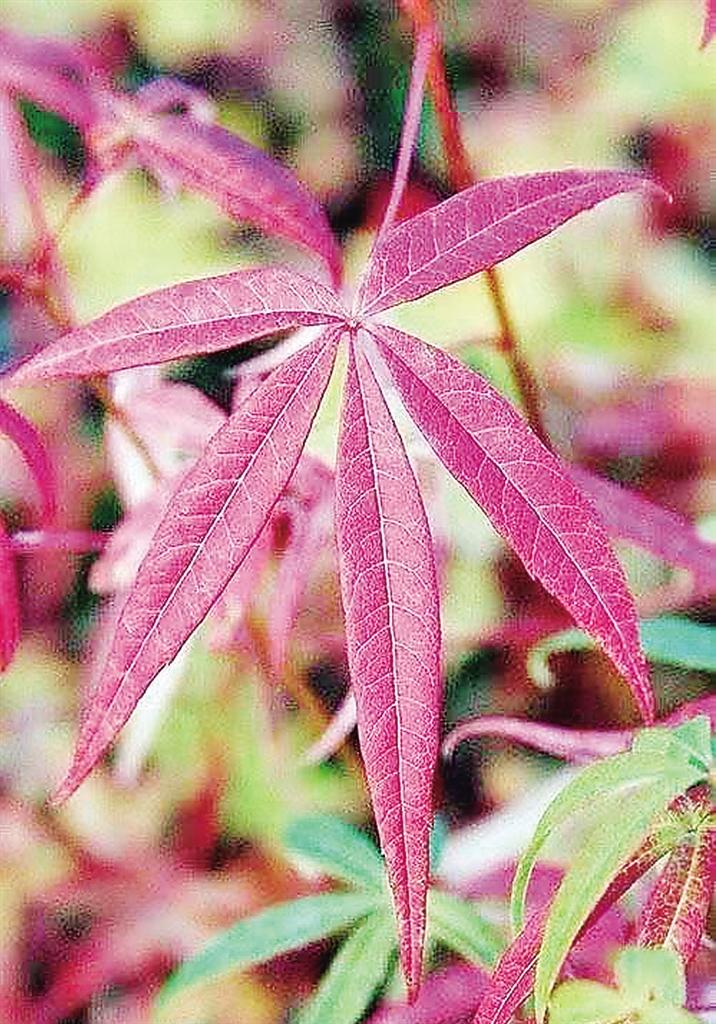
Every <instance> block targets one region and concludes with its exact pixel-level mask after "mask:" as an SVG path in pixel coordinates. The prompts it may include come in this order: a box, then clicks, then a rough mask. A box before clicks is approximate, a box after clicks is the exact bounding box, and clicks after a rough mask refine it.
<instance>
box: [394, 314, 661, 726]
mask: <svg viewBox="0 0 716 1024" xmlns="http://www.w3.org/2000/svg"><path fill="white" fill-rule="evenodd" d="M374 332H375V336H376V339H377V340H378V343H379V346H380V350H381V354H382V355H383V358H384V359H385V361H386V363H387V364H388V368H389V370H390V372H391V374H392V376H393V379H394V380H395V383H396V384H397V386H398V389H399V391H400V393H401V396H402V399H403V402H404V404H405V406H406V408H407V410H408V412H409V413H410V415H411V417H412V418H413V420H414V421H415V423H416V424H417V426H418V427H419V428H420V430H421V431H422V432H423V434H424V435H425V437H426V438H427V440H428V441H429V443H430V444H431V446H432V447H433V449H434V451H435V452H436V454H437V455H438V457H439V458H440V459H441V460H442V461H443V463H444V464H445V466H446V467H447V468H448V469H449V470H450V472H451V473H452V474H453V476H454V477H455V478H456V479H457V480H458V481H459V482H460V483H461V484H462V485H463V487H464V488H465V489H466V490H467V491H468V493H469V494H470V495H471V496H472V497H473V498H474V500H475V501H476V502H477V503H478V504H479V505H480V506H481V507H482V508H483V509H484V510H485V512H487V514H488V515H489V517H490V519H491V520H492V523H493V525H494V526H495V527H496V529H497V530H498V531H499V532H500V533H501V534H502V535H503V536H504V537H505V538H506V539H507V541H508V542H509V543H510V545H511V546H512V547H513V548H514V550H515V551H516V552H517V554H518V555H519V557H520V558H521V559H522V561H523V563H524V565H525V567H526V569H527V571H528V572H529V573H530V575H531V576H534V577H537V578H538V579H539V580H540V582H541V583H542V585H543V586H544V587H545V589H546V590H548V591H549V592H550V593H551V594H553V595H554V596H555V597H556V598H557V599H558V600H559V601H561V602H562V604H563V605H564V607H565V608H566V609H567V610H568V611H569V612H570V614H571V615H572V616H573V618H574V620H575V621H576V622H577V624H578V625H580V626H582V627H583V628H584V629H585V630H587V632H589V633H591V634H592V635H593V636H594V637H596V639H597V640H598V641H599V642H600V644H601V645H602V647H603V648H604V650H605V651H606V652H607V654H609V656H610V657H611V658H612V660H613V661H614V663H615V665H616V666H617V667H618V668H619V670H620V671H621V672H622V673H623V675H624V676H625V678H626V680H627V682H628V683H629V686H630V687H631V690H632V693H633V694H634V698H635V700H636V702H637V704H638V706H639V709H640V711H641V714H642V716H643V717H644V719H645V720H646V721H647V722H650V721H653V717H654V695H653V692H652V689H651V684H650V682H649V676H648V671H647V667H646V662H645V660H644V656H643V653H642V651H641V648H640V645H639V633H638V622H637V617H636V610H635V607H634V601H633V599H632V596H631V594H630V593H629V590H628V589H627V585H626V581H625V578H624V573H623V572H622V569H621V566H620V565H619V562H618V561H617V559H616V557H615V555H614V553H613V551H612V549H611V548H610V546H609V541H608V539H607V536H606V534H605V532H604V529H603V528H602V526H601V524H600V522H599V519H598V518H597V515H596V513H595V512H594V510H593V509H592V507H591V506H590V505H589V504H588V502H587V501H586V500H585V499H584V498H583V496H582V495H581V494H580V492H579V491H578V490H577V488H576V487H575V486H574V485H573V484H572V483H571V481H570V480H569V479H568V477H567V476H566V474H565V472H564V471H563V470H562V466H561V463H560V462H559V461H558V459H557V458H556V457H555V456H554V455H553V454H552V453H551V452H549V451H548V450H547V448H545V447H544V445H543V444H542V443H541V442H540V441H539V439H538V438H537V437H536V436H535V435H534V434H533V433H532V431H531V430H530V429H529V427H528V425H527V424H526V423H525V421H524V420H523V419H522V417H521V416H520V415H519V414H518V413H517V412H516V410H515V409H514V408H513V407H512V406H511V405H510V404H509V402H507V401H506V400H505V399H504V398H503V397H502V395H500V394H499V392H497V391H496V390H495V389H494V388H493V387H491V386H490V385H489V384H488V383H487V381H485V380H484V379H483V378H481V377H479V376H478V375H477V374H476V373H473V371H471V370H468V369H467V368H466V367H465V366H463V365H462V364H461V363H459V362H458V361H457V360H456V359H454V358H453V357H452V356H449V355H448V354H447V353H446V352H442V351H440V350H439V349H435V348H433V347H432V346H429V345H427V344H425V343H424V342H419V341H418V340H417V339H415V338H412V337H410V336H409V335H407V334H404V333H403V332H402V331H398V330H396V329H394V328H389V327H385V326H382V327H377V326H376V327H375V328H374Z"/></svg>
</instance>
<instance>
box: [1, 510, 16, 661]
mask: <svg viewBox="0 0 716 1024" xmlns="http://www.w3.org/2000/svg"><path fill="white" fill-rule="evenodd" d="M19 640H20V600H19V596H18V592H17V575H16V572H15V553H14V551H13V548H12V544H11V542H10V538H9V537H8V535H7V533H6V532H5V526H4V524H3V522H2V519H0V672H4V671H5V669H6V668H7V667H8V665H9V664H10V662H11V661H12V656H13V654H14V653H15V648H16V647H17V645H18V642H19Z"/></svg>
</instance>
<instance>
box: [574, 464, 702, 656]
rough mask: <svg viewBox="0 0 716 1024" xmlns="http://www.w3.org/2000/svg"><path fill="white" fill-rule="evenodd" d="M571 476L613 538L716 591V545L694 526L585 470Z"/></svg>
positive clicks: (626, 489)
mask: <svg viewBox="0 0 716 1024" xmlns="http://www.w3.org/2000/svg"><path fill="white" fill-rule="evenodd" d="M569 473H570V476H571V477H572V479H573V480H574V482H575V483H576V484H577V486H578V487H580V488H581V489H582V490H583V491H584V493H585V494H588V495H589V497H590V498H591V499H592V501H593V502H594V504H595V505H596V506H597V511H598V512H599V515H600V517H601V519H602V522H603V523H604V525H605V526H606V528H607V531H608V532H609V533H610V534H611V535H612V536H614V537H621V538H623V539H624V540H628V541H630V542H631V543H632V544H636V545H637V546H638V547H640V548H643V549H644V550H645V551H648V552H649V553H650V554H652V555H655V556H656V557H657V558H660V559H662V560H663V561H664V562H667V563H668V564H669V565H677V566H680V567H682V568H684V569H688V570H689V571H690V572H691V573H693V577H694V581H695V583H696V586H697V588H698V589H699V590H700V591H705V592H707V593H708V592H710V591H714V590H716V545H714V544H709V543H708V542H707V541H705V540H703V539H702V538H701V537H699V535H698V533H697V532H696V530H695V529H694V527H693V525H692V524H691V523H689V522H687V521H686V520H685V519H682V518H681V516H678V515H676V513H675V512H671V511H670V510H669V509H665V508H661V507H660V506H659V505H655V504H654V503H653V502H652V501H649V500H648V499H647V498H644V497H642V495H640V494H635V493H634V491H631V490H629V489H628V488H626V487H621V486H620V485H619V484H615V483H613V482H612V481H611V480H607V479H605V478H604V477H600V476H595V474H594V473H590V472H589V471H588V470H586V469H582V468H581V466H570V467H569ZM642 643H645V639H644V636H643V634H642Z"/></svg>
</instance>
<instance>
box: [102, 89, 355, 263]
mask: <svg viewBox="0 0 716 1024" xmlns="http://www.w3.org/2000/svg"><path fill="white" fill-rule="evenodd" d="M152 85H153V88H152V89H151V90H150V91H149V92H148V93H147V94H146V103H143V102H142V94H141V93H139V94H138V96H137V98H136V100H135V101H134V102H132V101H131V100H128V99H127V98H125V97H121V98H118V97H110V96H107V97H106V101H105V106H106V109H107V111H108V116H107V119H106V123H100V125H99V126H98V128H97V131H96V133H95V149H96V152H97V156H98V159H99V162H100V170H102V169H104V170H105V171H106V170H109V171H111V170H114V169H115V167H116V166H118V164H121V163H122V162H123V154H124V151H125V149H126V148H127V146H129V152H130V153H131V154H132V156H133V157H134V159H136V160H137V161H138V162H139V163H140V164H141V165H142V166H144V167H145V168H147V170H150V171H152V172H153V173H154V174H156V175H157V176H158V177H159V178H160V180H166V181H169V182H171V183H173V184H178V185H181V186H183V187H184V188H189V189H192V190H193V191H195V192H200V193H201V194H202V195H205V196H207V197H208V198H209V199H211V200H212V201H213V202H215V203H216V204H217V206H219V207H220V208H221V209H222V210H224V211H225V212H226V213H227V214H228V215H229V216H230V217H232V218H234V219H236V220H247V221H250V222H251V223H252V224H255V225H256V226H257V227H260V228H261V229H262V230H264V231H266V232H268V233H269V234H271V235H278V236H279V237H281V238H287V239H288V240H289V241H291V242H294V243H297V244H299V245H302V246H305V247H306V248H307V249H309V250H310V251H311V252H313V253H315V254H317V255H318V256H319V257H320V258H321V259H322V260H323V261H324V263H325V264H326V266H327V267H328V269H329V271H330V275H331V279H332V280H333V282H334V283H337V282H338V281H339V280H340V276H341V258H340V251H339V249H338V244H337V242H336V239H335V236H334V235H333V232H332V231H331V228H330V225H329V223H328V220H327V218H326V215H325V213H324V212H323V209H322V207H321V205H320V204H319V203H318V201H317V200H316V199H315V197H314V196H313V195H312V194H311V192H310V191H309V190H308V188H306V186H305V185H303V184H302V183H301V182H300V181H299V180H298V179H297V178H296V176H295V175H294V174H293V173H292V171H290V170H289V169H288V168H287V167H283V166H282V165H281V164H280V163H278V162H277V161H276V160H274V159H273V158H272V157H270V156H268V154H267V153H264V152H263V151H262V150H260V149H257V148H256V147H255V146H252V145H251V144H250V143H248V142H246V141H245V140H244V139H241V138H239V137H238V136H237V135H234V134H233V133H232V132H230V131H227V129H225V128H222V127H220V126H219V125H214V124H206V123H204V121H199V120H196V119H195V118H193V117H191V116H190V115H188V114H162V115H158V114H157V113H156V112H155V111H156V100H157V92H158V91H159V87H158V86H157V85H154V84H153V83H152ZM194 106H195V104H194ZM118 136H119V137H120V138H123V139H124V141H123V143H122V145H121V146H120V151H119V154H117V153H115V152H114V151H113V149H112V146H113V145H115V141H114V140H116V138H117V137H118ZM108 139H109V140H111V141H110V148H109V150H107V148H106V147H107V142H106V140H108ZM118 157H119V159H118Z"/></svg>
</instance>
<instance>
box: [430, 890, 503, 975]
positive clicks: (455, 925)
mask: <svg viewBox="0 0 716 1024" xmlns="http://www.w3.org/2000/svg"><path fill="white" fill-rule="evenodd" d="M428 933H429V934H431V935H432V937H433V938H434V939H436V940H437V941H438V942H440V943H442V944H443V945H444V946H447V947H448V949H451V950H452V951H453V952H454V953H458V954H459V955H460V956H461V957H464V959H465V960H467V961H469V962H470V963H476V964H480V965H481V966H483V967H491V966H492V965H493V964H494V963H495V962H496V960H497V958H498V956H499V955H500V953H501V951H502V949H503V947H504V942H503V940H502V937H501V936H500V933H499V932H498V931H497V929H496V928H495V927H494V925H492V924H490V922H489V921H486V920H485V918H484V917H483V915H482V914H481V913H480V910H479V908H478V907H477V906H475V904H474V903H471V902H470V901H469V900H464V899H461V898H460V897H459V896H455V895H453V894H452V893H449V892H445V891H443V890H442V889H431V890H430V893H429V895H428Z"/></svg>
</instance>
